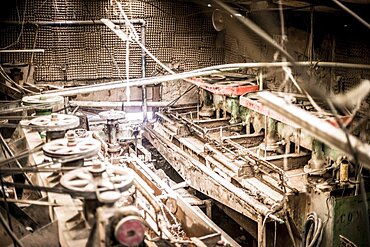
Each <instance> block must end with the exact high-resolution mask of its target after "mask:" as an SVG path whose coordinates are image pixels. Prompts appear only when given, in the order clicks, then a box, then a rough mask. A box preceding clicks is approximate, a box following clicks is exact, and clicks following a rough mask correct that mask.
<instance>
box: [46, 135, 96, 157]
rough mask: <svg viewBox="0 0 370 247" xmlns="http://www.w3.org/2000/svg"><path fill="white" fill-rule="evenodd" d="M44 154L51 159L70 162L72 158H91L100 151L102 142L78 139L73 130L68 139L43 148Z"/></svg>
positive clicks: (56, 141)
mask: <svg viewBox="0 0 370 247" xmlns="http://www.w3.org/2000/svg"><path fill="white" fill-rule="evenodd" d="M42 149H43V151H44V154H45V155H46V156H48V157H51V158H58V159H61V160H63V159H65V160H68V159H70V158H71V157H80V158H82V159H83V158H89V157H92V156H94V155H96V154H97V153H98V152H99V150H100V142H99V141H98V140H95V139H93V138H78V137H77V135H76V133H75V132H74V131H73V130H70V131H68V132H67V134H66V138H62V139H56V140H53V141H51V142H49V143H46V144H45V145H44V146H43V148H42Z"/></svg>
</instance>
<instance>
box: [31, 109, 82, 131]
mask: <svg viewBox="0 0 370 247" xmlns="http://www.w3.org/2000/svg"><path fill="white" fill-rule="evenodd" d="M30 124H31V125H33V126H35V127H37V128H41V129H43V130H46V131H62V130H67V129H73V128H76V127H77V126H78V125H79V124H80V119H79V118H78V117H76V116H73V115H66V114H57V113H52V114H51V115H48V116H42V117H37V118H34V119H32V120H31V121H30Z"/></svg>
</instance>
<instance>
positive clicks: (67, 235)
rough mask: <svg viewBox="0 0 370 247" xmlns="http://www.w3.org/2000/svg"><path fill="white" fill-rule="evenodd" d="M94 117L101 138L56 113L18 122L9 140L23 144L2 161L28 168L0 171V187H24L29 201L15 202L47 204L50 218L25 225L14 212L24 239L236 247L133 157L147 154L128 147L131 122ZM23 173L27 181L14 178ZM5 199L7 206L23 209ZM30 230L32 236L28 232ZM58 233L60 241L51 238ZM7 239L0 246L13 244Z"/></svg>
mask: <svg viewBox="0 0 370 247" xmlns="http://www.w3.org/2000/svg"><path fill="white" fill-rule="evenodd" d="M99 115H100V116H101V117H102V118H104V119H106V120H107V122H106V124H105V131H104V132H105V136H106V138H104V137H103V138H102V137H101V136H100V134H101V133H100V134H99V132H98V131H87V130H82V129H76V127H77V126H79V118H78V117H76V116H73V115H66V114H57V113H51V114H50V115H46V116H39V117H36V118H33V119H31V120H29V121H28V120H23V121H21V124H20V125H19V127H18V128H17V130H16V131H15V133H14V137H16V136H17V137H18V138H20V139H21V140H23V141H24V142H25V144H26V145H25V146H23V147H18V150H17V151H19V152H17V153H16V154H15V153H12V154H11V157H10V159H7V160H3V161H2V163H4V164H11V162H12V161H13V160H15V161H17V162H18V160H19V161H21V162H22V164H28V165H27V166H25V165H21V164H19V162H18V164H19V166H18V168H15V167H13V166H11V167H10V168H8V169H6V168H0V173H1V175H2V177H3V176H4V178H9V179H10V180H8V179H6V181H4V180H2V182H3V184H2V186H3V188H6V189H7V190H8V189H12V188H15V189H16V190H21V192H20V193H18V194H19V197H20V198H24V197H25V193H31V198H33V199H31V200H24V199H23V200H22V199H17V197H16V198H15V199H14V202H26V203H30V204H35V205H42V206H43V207H47V208H48V209H49V210H41V211H43V212H42V213H41V212H37V214H38V215H39V217H41V218H50V220H49V221H48V222H49V223H48V224H46V225H39V224H36V223H34V224H33V225H30V224H29V222H38V221H37V219H36V218H35V219H34V218H33V217H32V216H31V215H27V219H28V221H26V222H24V220H23V221H22V219H20V218H17V215H14V216H13V221H14V222H17V225H18V222H19V221H20V222H21V223H23V224H21V223H19V228H20V229H25V230H24V232H23V234H25V235H26V236H25V237H24V240H25V241H29V242H28V243H31V245H32V243H33V244H35V243H36V242H37V238H38V236H39V235H40V234H41V235H42V236H46V238H47V239H48V238H49V237H50V239H48V241H47V246H184V245H186V246H238V244H237V243H236V242H235V241H234V240H232V239H231V238H230V237H229V236H228V235H227V234H225V233H224V232H223V231H222V230H221V229H220V228H218V227H217V226H216V225H215V224H214V223H213V222H212V221H211V220H210V219H209V218H207V217H206V215H205V214H204V213H203V212H202V211H201V210H200V209H196V208H195V207H192V206H190V204H189V203H188V202H187V201H186V200H184V199H183V198H182V197H181V196H180V195H178V194H177V193H176V192H175V191H174V190H172V189H171V188H170V187H169V186H168V185H167V184H166V183H164V182H163V181H162V180H161V179H159V177H158V176H157V175H156V174H155V172H154V171H153V170H151V169H150V168H149V167H150V162H152V161H151V160H150V159H149V160H148V159H144V160H145V163H144V161H142V160H141V159H139V158H138V156H137V153H138V151H137V148H135V145H136V146H139V149H140V152H148V151H145V148H144V147H143V146H141V145H140V143H138V142H137V141H136V142H132V140H137V137H138V135H139V134H140V133H135V131H138V130H137V129H134V128H133V129H131V128H130V129H129V128H127V127H129V124H130V123H129V122H128V121H126V120H125V113H124V112H120V111H108V112H102V113H101V114H99ZM121 124H122V125H124V126H123V127H122V126H121ZM134 124H136V123H134ZM131 126H133V125H132V123H131ZM135 126H136V125H135ZM45 132H46V133H45ZM122 139H125V140H126V141H127V140H131V142H130V143H131V146H130V145H128V144H127V145H126V148H122V145H121V144H122V143H123V141H122ZM134 144H135V145H134ZM12 147H13V146H12ZM106 147H108V148H107V149H105V148H106ZM13 148H14V147H13ZM112 148H117V149H118V152H117V151H115V150H112ZM135 149H136V150H135ZM19 153H20V155H18V154H19ZM112 153H114V159H112V157H113V156H112ZM25 158H26V159H25ZM111 161H114V163H111ZM20 172H21V173H23V172H24V173H23V174H24V175H25V176H26V177H27V178H28V180H27V181H28V182H25V180H23V181H19V180H17V181H16V180H14V179H12V176H13V177H14V175H16V174H18V173H20ZM9 175H12V176H10V177H8V176H9ZM7 198H8V200H7V201H5V202H6V203H7V205H11V207H15V208H17V209H18V210H19V211H20V212H23V210H22V209H20V208H19V206H17V204H16V203H14V202H13V201H12V199H11V198H10V197H9V196H7ZM38 199H41V200H42V201H39V200H38ZM33 214H34V213H32V215H33ZM25 215H26V214H25V213H23V214H22V216H23V217H25ZM18 216H19V215H18ZM27 222H28V223H27ZM27 229H29V230H31V231H32V232H33V233H30V232H29V233H28V234H27ZM56 233H58V234H57V235H56V236H57V238H55V237H51V236H52V235H53V234H54V236H55V234H56ZM4 239H5V240H4V242H3V243H5V244H10V243H11V242H10V239H9V238H6V237H4ZM39 244H40V243H39ZM37 246H39V245H37Z"/></svg>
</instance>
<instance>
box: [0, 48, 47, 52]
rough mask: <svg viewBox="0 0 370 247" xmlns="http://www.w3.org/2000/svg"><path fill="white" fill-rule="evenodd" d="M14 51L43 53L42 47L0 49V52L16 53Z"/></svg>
mask: <svg viewBox="0 0 370 247" xmlns="http://www.w3.org/2000/svg"><path fill="white" fill-rule="evenodd" d="M16 52H41V53H44V52H45V50H44V49H22V50H0V53H16Z"/></svg>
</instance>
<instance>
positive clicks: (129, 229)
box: [114, 216, 145, 246]
mask: <svg viewBox="0 0 370 247" xmlns="http://www.w3.org/2000/svg"><path fill="white" fill-rule="evenodd" d="M114 236H115V238H116V240H117V241H118V242H119V243H120V244H122V245H124V246H138V245H139V244H140V243H142V242H143V241H144V236H145V226H144V224H143V223H142V222H141V220H140V218H138V217H137V216H127V217H125V218H123V219H121V220H120V221H119V222H118V224H117V226H116V227H115V229H114Z"/></svg>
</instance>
